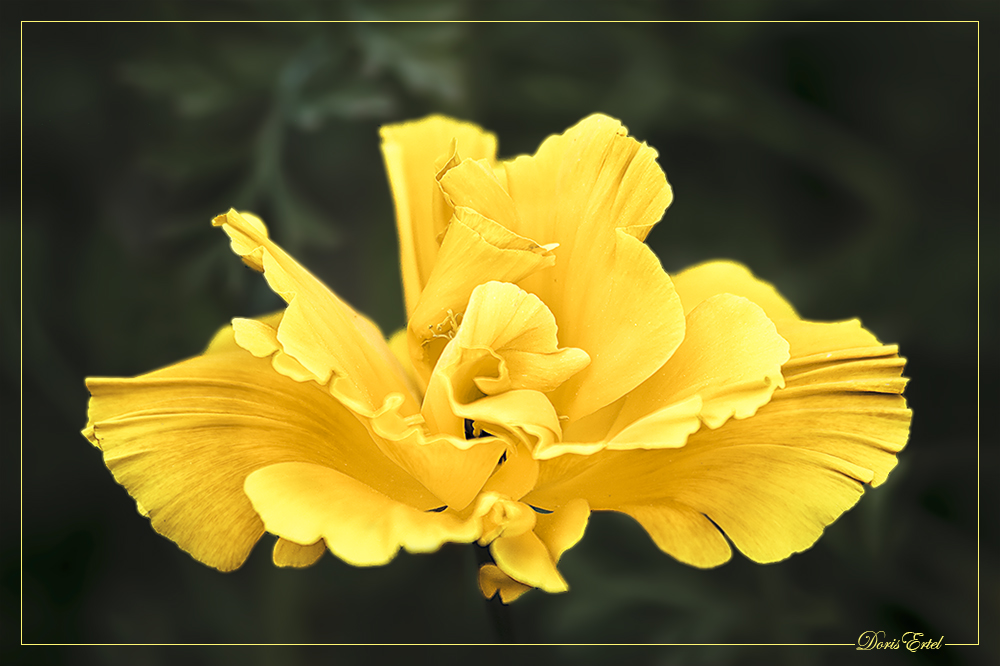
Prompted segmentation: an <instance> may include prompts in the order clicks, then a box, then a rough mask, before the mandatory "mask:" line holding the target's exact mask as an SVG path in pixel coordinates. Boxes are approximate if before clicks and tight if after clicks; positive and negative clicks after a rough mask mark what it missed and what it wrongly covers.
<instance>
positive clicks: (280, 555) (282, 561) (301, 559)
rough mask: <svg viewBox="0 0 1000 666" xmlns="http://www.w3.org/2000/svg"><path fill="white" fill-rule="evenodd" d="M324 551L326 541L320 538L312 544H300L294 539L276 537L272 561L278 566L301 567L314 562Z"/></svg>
mask: <svg viewBox="0 0 1000 666" xmlns="http://www.w3.org/2000/svg"><path fill="white" fill-rule="evenodd" d="M325 552H326V543H324V542H323V540H322V539H320V540H318V541H317V542H316V543H314V544H310V545H308V546H302V545H299V544H297V543H295V542H294V541H289V540H288V539H282V538H281V537H278V540H277V541H276V542H275V543H274V554H273V556H272V557H273V559H274V563H275V564H276V565H278V566H279V567H295V568H296V569H301V568H303V567H308V566H312V565H313V564H316V562H317V561H318V560H319V558H321V557H323V553H325Z"/></svg>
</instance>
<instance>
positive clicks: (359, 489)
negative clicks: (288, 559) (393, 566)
mask: <svg viewBox="0 0 1000 666" xmlns="http://www.w3.org/2000/svg"><path fill="white" fill-rule="evenodd" d="M244 488H245V490H246V494H247V495H248V496H249V497H250V501H251V502H253V507H254V509H255V510H256V511H257V513H258V514H259V515H260V517H261V518H262V519H263V521H264V526H265V527H266V528H267V531H268V532H272V533H274V534H277V535H279V536H281V537H283V538H285V539H289V540H291V541H294V542H296V543H314V542H316V541H318V540H320V539H323V540H324V541H325V542H326V545H327V547H328V548H329V549H330V551H331V552H332V553H333V554H334V555H336V556H337V557H339V558H340V559H342V560H344V561H345V562H347V563H348V564H352V565H354V566H376V565H380V564H386V563H387V562H389V561H390V560H392V559H393V557H395V555H396V553H397V552H398V551H399V549H400V548H405V549H406V550H408V551H409V552H411V553H428V552H432V551H435V550H437V549H438V548H440V547H441V545H442V544H444V543H445V542H448V541H457V542H460V543H468V542H472V541H475V540H476V539H477V538H479V535H480V533H481V531H482V525H481V515H476V514H473V515H472V516H470V517H468V518H461V517H459V516H458V515H456V514H455V513H453V512H451V511H441V512H435V511H421V510H419V509H416V508H414V507H413V506H411V505H408V504H403V503H401V502H398V501H396V500H394V499H392V498H390V497H388V496H386V495H384V494H383V493H380V492H378V491H376V490H374V489H373V488H372V487H371V486H368V485H366V484H364V483H361V482H360V481H358V480H357V479H354V478H352V477H350V476H348V475H346V474H342V473H340V472H338V471H336V470H334V469H331V468H329V467H325V466H323V465H315V464H310V463H297V462H291V463H280V464H277V465H271V466H269V467H264V468H263V469H259V470H257V471H255V472H253V473H252V474H250V475H249V476H248V477H247V480H246V484H245V486H244Z"/></svg>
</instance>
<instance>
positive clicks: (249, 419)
mask: <svg viewBox="0 0 1000 666" xmlns="http://www.w3.org/2000/svg"><path fill="white" fill-rule="evenodd" d="M230 331H231V329H230ZM227 336H228V337H230V338H231V336H232V333H231V332H229V333H220V335H219V336H217V338H216V340H217V342H216V343H215V346H216V349H217V350H219V349H222V348H224V347H229V348H230V349H232V351H215V352H214V353H211V354H209V355H206V356H199V357H196V358H193V359H190V360H187V361H184V362H181V363H178V364H176V365H173V366H170V367H167V368H164V369H162V370H158V371H156V372H152V373H149V374H146V375H143V376H140V377H137V378H134V379H101V378H91V379H88V380H87V386H88V388H89V389H90V391H91V393H92V396H93V397H92V398H91V401H90V410H89V422H88V425H87V428H86V429H85V431H84V434H85V435H86V436H87V437H88V439H90V441H91V442H92V443H94V444H95V445H96V446H98V447H99V448H100V449H101V450H102V451H103V452H104V459H105V462H106V464H107V465H108V468H109V469H110V470H111V472H112V473H113V474H114V475H115V478H116V480H117V481H118V482H119V483H121V484H122V485H123V486H125V488H126V489H127V490H128V491H129V494H131V495H132V496H133V497H134V498H135V499H136V501H137V502H138V503H139V505H140V506H141V507H142V511H143V512H144V513H145V514H148V515H149V517H150V519H151V521H152V525H153V527H154V529H156V530H157V531H158V532H159V533H161V534H163V535H164V536H167V537H168V538H170V539H172V540H174V541H175V542H176V543H177V544H178V545H179V546H180V547H181V548H182V549H184V550H185V551H187V552H189V553H191V554H192V555H193V556H194V557H195V558H196V559H198V560H200V561H202V562H205V563H206V564H209V565H211V566H214V567H216V568H219V569H222V570H226V571H228V570H231V569H235V568H236V567H238V566H239V565H240V564H241V563H242V562H243V561H244V560H245V559H246V557H247V555H248V554H249V552H250V549H251V548H252V547H253V545H254V543H256V541H257V539H258V538H259V537H260V535H261V534H262V532H263V527H262V525H261V522H260V519H259V518H258V517H257V515H256V513H255V512H254V511H253V508H252V507H251V506H250V503H249V501H248V500H247V498H246V496H245V495H244V493H243V481H244V479H245V478H246V476H247V474H249V473H250V472H252V471H253V470H255V469H257V468H259V467H263V466H266V465H270V464H273V463H276V462H282V461H292V460H296V461H307V462H316V463H321V464H324V465H328V466H330V467H333V468H336V469H341V470H345V471H351V470H354V471H355V472H356V473H360V474H364V475H365V478H366V479H367V481H368V483H370V484H372V485H373V486H374V487H376V488H379V489H380V490H382V491H383V492H387V493H390V494H392V496H394V497H396V498H398V499H401V500H404V501H407V502H411V503H413V504H414V505H415V506H419V507H422V508H424V507H426V508H430V507H432V506H434V503H435V502H436V499H435V498H434V497H433V495H431V494H430V493H429V492H427V490H425V489H424V488H423V487H422V486H420V484H419V483H417V482H416V481H415V480H413V479H412V478H410V477H409V476H407V475H406V474H405V472H403V470H401V469H400V468H399V467H397V466H396V465H394V464H393V463H392V462H390V461H389V460H388V459H387V458H386V457H385V456H384V455H383V454H382V453H381V452H380V451H379V449H378V447H377V446H376V445H375V443H374V442H373V441H372V438H371V436H370V435H369V434H368V431H367V430H366V428H365V427H364V425H362V423H361V422H360V421H358V419H357V418H356V417H355V415H354V414H353V413H351V412H350V411H349V410H348V409H346V408H345V407H344V406H343V405H341V404H340V403H339V402H338V401H336V400H335V399H334V398H333V397H332V396H330V394H329V393H328V392H327V391H326V390H325V389H324V388H323V387H321V386H319V385H317V384H315V383H312V382H308V383H300V382H296V381H293V380H291V379H289V378H287V377H284V376H282V375H280V374H278V373H277V372H275V371H274V370H273V369H272V367H271V364H270V363H269V361H268V360H267V359H258V358H255V357H253V356H252V355H250V354H249V353H247V352H246V351H244V350H242V349H240V348H238V347H236V346H235V345H234V344H232V343H225V342H224V341H225V340H226V338H227ZM300 543H311V542H310V541H306V542H300Z"/></svg>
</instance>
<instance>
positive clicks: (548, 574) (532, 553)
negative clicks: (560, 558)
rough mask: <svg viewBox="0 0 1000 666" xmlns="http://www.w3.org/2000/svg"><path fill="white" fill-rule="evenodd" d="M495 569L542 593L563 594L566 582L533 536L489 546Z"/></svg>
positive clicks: (526, 535) (501, 540)
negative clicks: (542, 591) (540, 590)
mask: <svg viewBox="0 0 1000 666" xmlns="http://www.w3.org/2000/svg"><path fill="white" fill-rule="evenodd" d="M490 554H492V555H493V560H494V561H495V562H496V563H497V566H498V567H500V569H501V570H502V571H503V572H504V573H506V574H507V575H508V576H510V577H511V578H513V579H514V580H516V581H519V582H521V583H524V584H525V585H530V586H531V587H538V588H541V589H543V590H545V591H546V592H565V591H566V590H568V589H569V586H568V585H567V584H566V580H565V579H564V578H563V577H562V574H560V573H559V570H558V569H556V565H555V562H553V561H552V556H551V555H550V554H549V550H548V548H546V547H545V544H544V543H542V540H541V539H539V538H538V535H536V534H535V533H534V532H524V533H522V534H519V535H517V536H510V537H508V536H502V537H500V538H499V539H496V540H495V541H493V543H491V544H490Z"/></svg>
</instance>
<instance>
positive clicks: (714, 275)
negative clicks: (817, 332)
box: [671, 261, 799, 319]
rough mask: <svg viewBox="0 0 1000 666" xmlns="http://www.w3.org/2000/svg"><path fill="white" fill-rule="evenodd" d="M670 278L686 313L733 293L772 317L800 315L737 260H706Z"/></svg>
mask: <svg viewBox="0 0 1000 666" xmlns="http://www.w3.org/2000/svg"><path fill="white" fill-rule="evenodd" d="M671 277H672V278H673V280H674V288H675V289H676V290H677V294H678V295H679V296H680V298H681V302H682V303H683V304H684V314H687V313H689V312H691V310H694V309H695V307H697V306H698V304H699V303H701V302H702V301H704V300H706V299H708V298H710V297H712V296H715V295H716V294H733V295H735V296H742V297H744V298H746V299H749V300H750V301H753V302H754V303H756V304H757V305H759V306H760V307H761V308H762V309H763V310H764V312H765V313H766V314H767V316H768V317H770V318H771V319H798V318H799V316H798V315H797V314H796V312H795V309H794V308H793V307H792V306H791V304H790V303H789V302H788V301H786V300H785V299H784V297H782V295H781V294H779V293H778V290H777V289H775V288H774V287H773V286H772V285H771V284H769V283H767V282H764V281H763V280H759V279H757V278H756V277H754V275H753V273H751V272H750V270H749V269H748V268H747V267H746V266H744V265H743V264H740V263H737V262H735V261H706V262H704V263H701V264H698V265H696V266H692V267H690V268H686V269H685V270H683V271H681V272H680V273H675V274H674V275H673V276H671Z"/></svg>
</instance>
